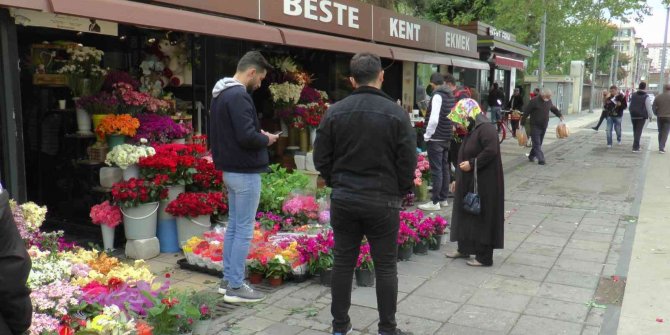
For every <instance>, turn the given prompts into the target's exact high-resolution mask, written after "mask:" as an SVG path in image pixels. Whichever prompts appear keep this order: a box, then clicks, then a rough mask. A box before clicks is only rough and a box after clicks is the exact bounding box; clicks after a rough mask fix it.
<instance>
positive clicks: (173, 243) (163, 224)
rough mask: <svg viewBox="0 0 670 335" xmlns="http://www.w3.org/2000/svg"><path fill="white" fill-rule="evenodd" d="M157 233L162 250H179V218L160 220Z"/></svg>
mask: <svg viewBox="0 0 670 335" xmlns="http://www.w3.org/2000/svg"><path fill="white" fill-rule="evenodd" d="M157 235H158V241H159V242H160V245H161V249H160V250H161V252H179V250H180V248H179V240H178V239H177V220H175V219H169V220H158V229H157Z"/></svg>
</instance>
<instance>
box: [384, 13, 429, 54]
mask: <svg viewBox="0 0 670 335" xmlns="http://www.w3.org/2000/svg"><path fill="white" fill-rule="evenodd" d="M373 16H374V23H373V26H374V27H373V29H374V35H373V40H375V41H377V42H383V43H389V44H395V45H404V46H408V47H412V48H418V49H424V50H435V23H433V22H430V21H425V20H420V19H416V18H413V17H411V16H407V15H401V14H398V13H396V12H394V11H391V10H388V9H384V8H379V7H375V8H374V13H373Z"/></svg>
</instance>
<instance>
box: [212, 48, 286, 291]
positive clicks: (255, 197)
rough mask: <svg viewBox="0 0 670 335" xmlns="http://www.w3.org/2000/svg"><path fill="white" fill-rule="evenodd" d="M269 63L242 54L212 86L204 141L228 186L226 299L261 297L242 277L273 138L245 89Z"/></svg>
mask: <svg viewBox="0 0 670 335" xmlns="http://www.w3.org/2000/svg"><path fill="white" fill-rule="evenodd" d="M270 69H272V66H271V65H270V64H269V63H268V62H267V60H265V58H264V57H263V55H261V53H260V52H257V51H251V52H248V53H246V54H245V55H244V56H243V57H242V58H241V59H240V61H239V62H238V64H237V72H236V73H235V76H233V77H232V78H224V79H221V80H219V82H218V83H216V85H215V86H214V90H212V96H213V97H214V98H213V100H212V109H211V120H212V122H211V131H210V134H211V135H210V142H211V145H212V156H213V159H214V164H215V165H216V169H217V170H220V171H223V179H224V182H225V183H226V189H227V190H228V206H229V221H228V227H227V230H226V236H225V238H224V244H223V278H224V279H223V280H222V281H221V286H220V288H219V293H221V294H224V295H225V296H224V297H223V300H224V301H226V302H258V301H261V300H263V299H264V298H265V296H264V295H263V294H262V293H260V292H258V291H256V290H255V289H254V288H253V287H252V286H251V285H249V284H247V283H245V282H244V270H245V268H246V259H247V255H248V254H249V243H250V242H251V238H252V237H253V233H254V219H255V217H256V210H257V209H258V203H259V201H260V194H261V173H263V172H267V171H268V170H269V169H268V164H269V157H268V151H267V147H268V146H270V145H272V144H273V143H275V142H276V141H277V138H278V135H273V134H270V133H267V132H265V131H264V130H262V129H261V126H260V121H259V120H258V115H257V113H256V107H255V106H254V102H253V100H252V99H251V95H250V94H249V92H253V91H254V90H256V89H258V88H259V87H260V86H261V82H262V81H263V79H264V78H265V76H266V74H267V71H268V70H270Z"/></svg>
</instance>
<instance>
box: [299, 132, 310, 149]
mask: <svg viewBox="0 0 670 335" xmlns="http://www.w3.org/2000/svg"><path fill="white" fill-rule="evenodd" d="M299 132H300V151H302V152H308V151H309V132H308V131H307V129H305V128H302V129H300V131H299Z"/></svg>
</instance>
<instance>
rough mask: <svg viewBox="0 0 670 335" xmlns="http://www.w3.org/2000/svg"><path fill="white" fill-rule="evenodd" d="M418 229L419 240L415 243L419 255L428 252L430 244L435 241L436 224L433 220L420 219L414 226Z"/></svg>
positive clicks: (416, 252)
mask: <svg viewBox="0 0 670 335" xmlns="http://www.w3.org/2000/svg"><path fill="white" fill-rule="evenodd" d="M414 229H415V230H416V233H417V236H418V241H417V243H416V244H415V245H414V253H415V254H418V255H425V254H427V253H428V245H429V244H430V243H433V244H434V243H435V236H434V235H435V226H434V225H433V222H432V220H430V219H425V220H420V221H418V223H417V224H416V226H415V227H414Z"/></svg>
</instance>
